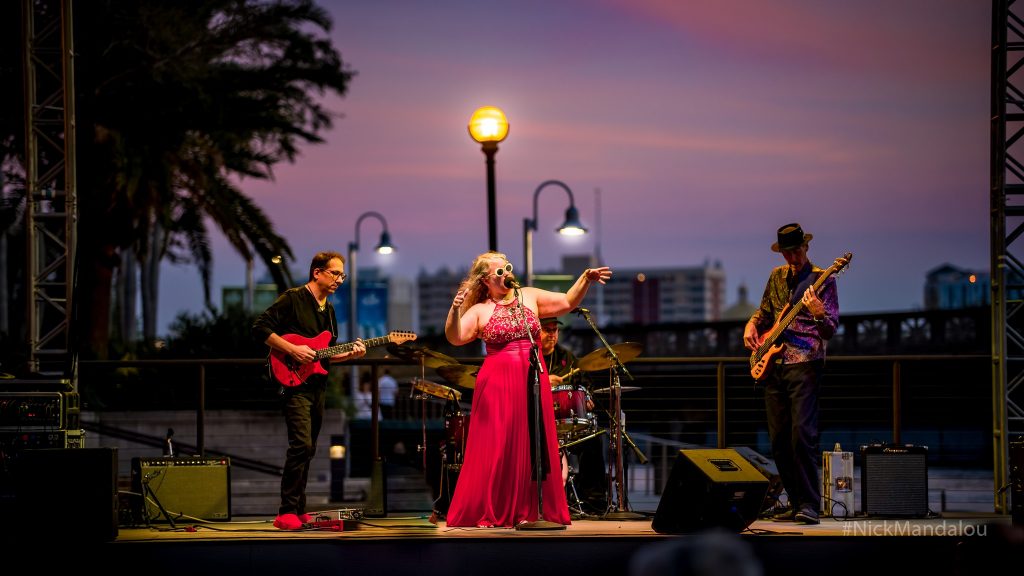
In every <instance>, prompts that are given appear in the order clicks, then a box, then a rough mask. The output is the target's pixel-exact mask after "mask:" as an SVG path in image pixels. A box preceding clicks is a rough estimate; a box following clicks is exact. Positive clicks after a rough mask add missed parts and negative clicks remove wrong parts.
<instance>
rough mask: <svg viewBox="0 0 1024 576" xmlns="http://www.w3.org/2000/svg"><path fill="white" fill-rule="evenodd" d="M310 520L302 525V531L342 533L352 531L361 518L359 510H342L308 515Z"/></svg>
mask: <svg viewBox="0 0 1024 576" xmlns="http://www.w3.org/2000/svg"><path fill="white" fill-rule="evenodd" d="M310 516H312V520H310V521H309V522H307V523H305V524H303V525H302V529H303V530H330V531H332V532H344V531H347V530H354V529H355V528H356V526H357V525H358V522H359V520H360V519H361V518H362V517H363V512H362V511H361V510H355V509H352V508H343V509H339V510H321V511H320V512H315V513H313V514H310Z"/></svg>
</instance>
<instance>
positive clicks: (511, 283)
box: [505, 274, 522, 290]
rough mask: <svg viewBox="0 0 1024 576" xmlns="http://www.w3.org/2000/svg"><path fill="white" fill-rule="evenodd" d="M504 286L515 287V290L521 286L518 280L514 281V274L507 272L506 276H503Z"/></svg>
mask: <svg viewBox="0 0 1024 576" xmlns="http://www.w3.org/2000/svg"><path fill="white" fill-rule="evenodd" d="M505 288H515V289H516V290H518V289H520V288H522V286H520V285H519V282H518V281H516V279H515V277H514V276H512V275H511V274H509V275H508V276H506V277H505Z"/></svg>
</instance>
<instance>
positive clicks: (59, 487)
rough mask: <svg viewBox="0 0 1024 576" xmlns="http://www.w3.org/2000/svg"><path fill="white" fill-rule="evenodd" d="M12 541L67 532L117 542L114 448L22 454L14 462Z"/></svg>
mask: <svg viewBox="0 0 1024 576" xmlns="http://www.w3.org/2000/svg"><path fill="white" fill-rule="evenodd" d="M14 478H15V481H14V484H15V505H14V514H15V516H13V517H12V518H11V519H10V520H9V521H5V522H3V524H4V525H5V527H6V528H8V529H9V528H12V527H14V528H17V533H16V534H15V536H16V537H18V536H24V535H30V536H32V537H33V538H39V537H40V535H41V534H43V533H45V532H46V531H53V530H54V529H57V530H61V531H63V530H66V529H70V530H72V531H73V532H74V534H75V537H76V538H84V539H87V540H90V541H93V542H105V541H110V540H114V539H116V538H117V524H118V512H117V510H118V499H117V448H48V449H41V450H25V451H23V452H21V453H20V454H19V455H18V457H17V459H16V460H15V462H14Z"/></svg>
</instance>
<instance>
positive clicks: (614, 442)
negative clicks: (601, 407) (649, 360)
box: [579, 308, 647, 520]
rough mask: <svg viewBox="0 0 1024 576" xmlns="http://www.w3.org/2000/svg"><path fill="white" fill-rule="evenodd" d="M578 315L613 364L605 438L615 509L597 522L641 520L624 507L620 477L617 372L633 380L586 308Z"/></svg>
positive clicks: (620, 393) (623, 486)
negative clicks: (608, 432) (612, 469)
mask: <svg viewBox="0 0 1024 576" xmlns="http://www.w3.org/2000/svg"><path fill="white" fill-rule="evenodd" d="M579 314H580V315H581V316H583V318H584V319H585V320H586V321H587V324H590V327H591V328H592V329H593V330H594V333H595V334H597V337H598V338H599V339H600V340H601V343H602V344H604V347H605V349H606V350H607V351H608V352H607V356H608V358H611V360H612V361H613V366H612V373H611V376H612V382H611V386H610V387H609V388H610V389H609V396H610V397H611V411H610V413H609V417H610V418H609V420H608V422H609V427H610V428H611V436H610V437H609V441H608V447H609V449H610V450H614V451H615V457H614V458H609V462H608V464H609V465H610V466H611V465H614V466H615V474H614V477H613V476H612V475H611V474H609V482H614V484H615V486H614V488H615V495H616V497H615V500H616V502H615V509H614V510H612V509H610V508H611V507H610V506H609V511H608V512H606V513H605V515H604V516H601V517H600V518H599V519H600V520H645V519H646V518H647V517H646V516H644V515H643V514H637V513H636V512H632V511H630V510H629V509H628V508H627V505H626V504H625V502H626V500H627V498H626V490H625V478H624V477H623V474H622V437H623V435H624V431H623V430H622V428H623V425H624V423H623V422H622V418H621V415H622V388H621V386H620V385H619V372H620V371H621V372H622V373H623V374H625V375H626V376H628V377H629V379H630V380H633V375H632V374H630V373H629V370H626V367H625V366H623V364H622V362H620V361H619V356H618V355H617V354H616V353H615V349H614V348H612V346H611V345H610V344H608V341H607V340H605V339H604V335H602V334H601V331H600V330H598V328H597V324H595V323H594V320H593V319H592V318H591V317H590V311H589V310H587V309H586V308H580V309H579ZM629 443H630V444H633V441H632V440H630V441H629ZM633 447H634V449H635V448H636V445H635V444H633ZM613 462H614V463H613ZM611 493H612V490H609V491H608V494H609V497H610V496H611Z"/></svg>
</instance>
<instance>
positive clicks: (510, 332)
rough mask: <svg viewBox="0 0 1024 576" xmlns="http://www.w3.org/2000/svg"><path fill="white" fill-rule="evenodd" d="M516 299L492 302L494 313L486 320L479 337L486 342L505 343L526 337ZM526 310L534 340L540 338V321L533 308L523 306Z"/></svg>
mask: <svg viewBox="0 0 1024 576" xmlns="http://www.w3.org/2000/svg"><path fill="white" fill-rule="evenodd" d="M517 300H518V299H516V300H513V301H512V302H509V303H508V304H498V303H497V302H495V303H494V314H491V319H490V320H488V321H487V324H486V325H485V326H484V329H483V330H482V331H481V332H480V339H481V340H483V341H484V342H485V343H487V344H507V343H509V342H511V341H513V340H518V339H520V338H526V331H525V330H523V319H522V316H521V313H520V311H519V305H518V304H517V303H516V302H517ZM523 310H525V311H526V320H527V323H528V324H529V326H530V332H533V338H534V340H537V339H539V338H540V321H539V320H538V319H537V315H536V314H534V312H533V310H530V309H529V308H528V307H525V306H524V307H523Z"/></svg>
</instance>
